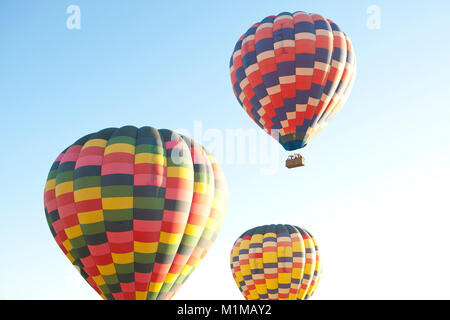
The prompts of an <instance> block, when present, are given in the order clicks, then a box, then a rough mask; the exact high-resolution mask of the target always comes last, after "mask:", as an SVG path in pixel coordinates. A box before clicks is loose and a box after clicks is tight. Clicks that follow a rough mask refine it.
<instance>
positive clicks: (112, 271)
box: [97, 263, 116, 276]
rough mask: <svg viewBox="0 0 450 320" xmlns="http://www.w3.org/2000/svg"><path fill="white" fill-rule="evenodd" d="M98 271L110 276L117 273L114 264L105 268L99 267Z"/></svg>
mask: <svg viewBox="0 0 450 320" xmlns="http://www.w3.org/2000/svg"><path fill="white" fill-rule="evenodd" d="M97 268H98V271H100V274H101V275H104V276H110V275H113V274H115V273H116V268H115V267H114V263H110V264H107V265H104V266H100V265H97Z"/></svg>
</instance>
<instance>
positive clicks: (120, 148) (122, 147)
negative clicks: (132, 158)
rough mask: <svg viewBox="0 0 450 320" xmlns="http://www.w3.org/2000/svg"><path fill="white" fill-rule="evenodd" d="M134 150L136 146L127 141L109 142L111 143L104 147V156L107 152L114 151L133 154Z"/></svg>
mask: <svg viewBox="0 0 450 320" xmlns="http://www.w3.org/2000/svg"><path fill="white" fill-rule="evenodd" d="M135 150H136V147H135V146H133V145H131V144H128V143H114V144H111V145H109V146H107V147H106V148H105V153H104V155H105V156H106V155H108V154H111V153H115V152H121V153H129V154H133V155H134V152H135Z"/></svg>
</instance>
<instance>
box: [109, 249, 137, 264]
mask: <svg viewBox="0 0 450 320" xmlns="http://www.w3.org/2000/svg"><path fill="white" fill-rule="evenodd" d="M111 256H112V259H113V261H114V263H116V264H128V263H132V262H134V252H127V253H114V252H111Z"/></svg>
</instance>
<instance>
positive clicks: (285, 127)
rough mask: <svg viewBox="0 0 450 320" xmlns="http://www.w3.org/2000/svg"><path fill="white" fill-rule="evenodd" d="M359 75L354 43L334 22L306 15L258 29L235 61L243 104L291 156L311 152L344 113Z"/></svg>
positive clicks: (239, 47)
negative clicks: (312, 145) (305, 149)
mask: <svg viewBox="0 0 450 320" xmlns="http://www.w3.org/2000/svg"><path fill="white" fill-rule="evenodd" d="M355 73H356V59H355V56H354V53H353V47H352V44H351V42H350V39H349V38H348V37H347V36H346V35H345V33H344V32H343V31H341V29H340V28H339V27H338V26H337V25H336V24H335V23H334V22H332V21H330V20H328V19H325V18H324V17H322V16H320V15H318V14H307V13H305V12H296V13H293V14H291V13H287V12H284V13H280V14H279V15H278V16H270V17H267V18H265V19H263V20H262V21H261V22H259V23H256V24H254V25H253V26H252V27H251V28H250V29H249V30H248V31H247V32H246V33H245V34H244V35H242V36H241V38H240V39H239V41H238V42H237V44H236V47H235V49H234V52H233V55H232V57H231V61H230V74H231V82H232V85H233V91H234V94H235V95H236V98H237V99H238V101H239V103H240V104H241V106H242V107H243V109H244V110H245V111H246V112H247V114H248V115H249V116H250V118H252V119H253V121H255V122H256V124H257V125H258V126H259V127H261V128H262V129H264V130H265V131H266V132H267V133H268V134H270V135H272V136H273V137H274V138H276V139H278V141H279V142H280V144H281V145H282V146H283V147H284V148H285V149H286V150H288V151H293V150H297V149H300V148H303V147H304V146H306V144H308V143H309V141H310V140H311V139H312V138H313V137H314V136H315V135H316V134H317V133H319V132H320V131H321V130H322V129H323V128H324V127H325V126H326V125H327V124H328V122H329V121H330V120H331V119H332V118H333V117H334V116H335V115H336V114H337V113H338V112H339V111H340V110H341V108H342V106H343V105H344V104H345V102H346V100H347V98H348V96H349V94H350V92H351V89H352V87H353V82H354V78H355Z"/></svg>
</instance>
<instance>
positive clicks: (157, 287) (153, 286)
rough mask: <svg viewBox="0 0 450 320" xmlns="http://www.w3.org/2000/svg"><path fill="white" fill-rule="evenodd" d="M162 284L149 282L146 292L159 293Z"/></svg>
mask: <svg viewBox="0 0 450 320" xmlns="http://www.w3.org/2000/svg"><path fill="white" fill-rule="evenodd" d="M162 285H163V283H162V282H151V283H150V287H149V288H148V291H150V292H159V291H161V287H162Z"/></svg>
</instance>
